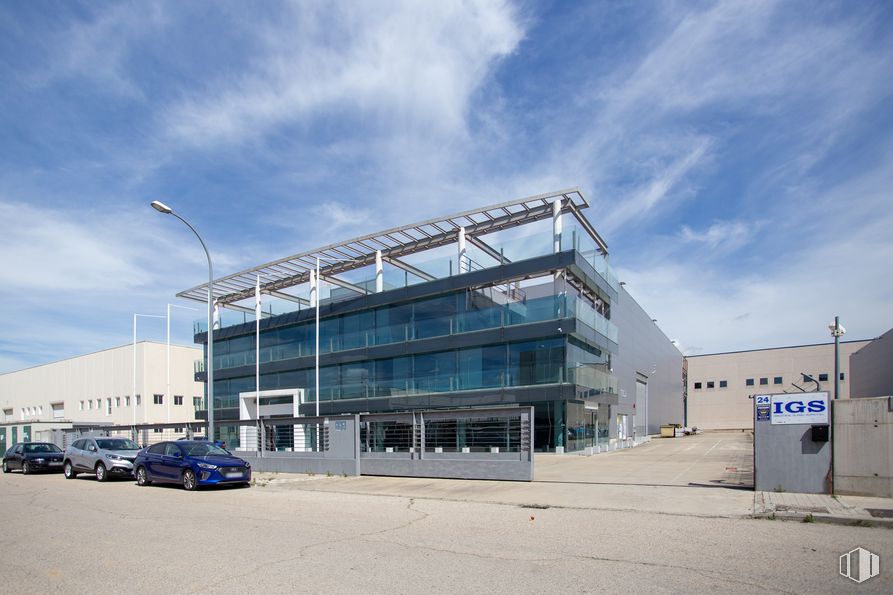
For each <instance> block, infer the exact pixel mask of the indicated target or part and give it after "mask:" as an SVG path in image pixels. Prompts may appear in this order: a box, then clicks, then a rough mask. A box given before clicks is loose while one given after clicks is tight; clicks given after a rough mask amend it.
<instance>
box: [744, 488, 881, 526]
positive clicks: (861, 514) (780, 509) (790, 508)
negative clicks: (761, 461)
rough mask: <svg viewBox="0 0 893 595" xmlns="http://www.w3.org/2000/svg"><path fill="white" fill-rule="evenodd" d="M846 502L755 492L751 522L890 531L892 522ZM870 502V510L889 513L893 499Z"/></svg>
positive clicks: (840, 498)
mask: <svg viewBox="0 0 893 595" xmlns="http://www.w3.org/2000/svg"><path fill="white" fill-rule="evenodd" d="M846 498H847V497H846V496H831V495H828V494H796V493H787V492H784V493H776V492H760V491H757V492H754V507H753V518H755V519H767V520H780V521H796V522H800V523H825V524H831V525H842V526H847V527H882V528H887V529H893V518H878V517H874V516H872V515H871V514H870V513H869V512H868V511H867V510H866V507H863V506H857V505H854V504H847V503H846ZM870 500H871V501H872V502H871V503H872V504H873V506H871V507H870V508H874V507H878V508H883V509H888V510H891V511H893V499H887V498H873V499H870ZM816 504H818V506H816ZM820 508H824V509H825V510H827V511H828V512H821V511H820V510H817V509H820Z"/></svg>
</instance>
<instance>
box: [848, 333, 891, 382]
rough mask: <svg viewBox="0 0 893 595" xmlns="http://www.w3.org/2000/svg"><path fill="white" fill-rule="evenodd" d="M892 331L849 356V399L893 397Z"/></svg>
mask: <svg viewBox="0 0 893 595" xmlns="http://www.w3.org/2000/svg"><path fill="white" fill-rule="evenodd" d="M891 362H893V329H890V330H889V331H887V332H886V333H884V334H883V335H881V336H880V337H878V338H877V339H875V340H874V341H872V342H871V343H869V344H868V345H866V346H865V347H863V348H862V349H860V350H859V351H857V352H855V353H853V354H852V355H851V356H850V398H854V397H885V396H888V395H893V365H891Z"/></svg>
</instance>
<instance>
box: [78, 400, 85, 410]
mask: <svg viewBox="0 0 893 595" xmlns="http://www.w3.org/2000/svg"><path fill="white" fill-rule="evenodd" d="M79 410H80V411H83V410H84V402H83V401H81V402H80V409H79Z"/></svg>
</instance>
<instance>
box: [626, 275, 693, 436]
mask: <svg viewBox="0 0 893 595" xmlns="http://www.w3.org/2000/svg"><path fill="white" fill-rule="evenodd" d="M611 321H612V322H613V323H614V324H616V325H617V328H618V329H619V334H620V339H619V341H618V344H619V350H618V353H617V355H615V356H614V358H613V365H614V375H615V376H616V377H617V380H618V384H619V389H620V404H619V405H617V406H613V407H611V409H612V416H611V418H612V422H613V420H614V419H616V415H618V414H625V415H628V416H630V419H631V418H632V415H633V414H635V415H636V425H637V426H644V420H640V419H639V416H642V417H644V411H639V409H640V408H642V406H641V405H640V406H638V407H634V406H633V405H634V404H635V402H636V378H637V374H639V375H640V376H639V377H640V378H644V379H646V380H647V384H648V433H649V434H657V433H659V432H660V426H661V424H668V423H678V424H681V423H682V353H681V352H680V351H679V349H677V348H676V346H675V345H674V344H673V343H671V342H670V339H669V338H668V337H667V336H666V335H665V334H664V333H663V331H661V330H660V327H659V326H658V325H657V324H655V323H654V322H652V321H651V316H650V315H649V314H648V313H647V312H645V310H643V309H642V306H640V305H639V304H638V302H636V300H634V299H633V297H632V296H631V295H630V294H629V292H627V291H626V288H624V287H621V288H620V295H619V297H618V299H617V301H616V302H615V303H613V304H612V305H611ZM615 426H616V424H614V423H611V425H610V431H611V437H616V431H617V430H616V427H615ZM630 429H632V421H630Z"/></svg>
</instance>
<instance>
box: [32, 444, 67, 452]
mask: <svg viewBox="0 0 893 595" xmlns="http://www.w3.org/2000/svg"><path fill="white" fill-rule="evenodd" d="M25 452H27V453H36V452H62V450H61V449H60V448H59V447H58V446H56V445H55V444H26V445H25Z"/></svg>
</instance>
